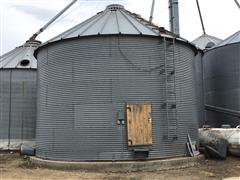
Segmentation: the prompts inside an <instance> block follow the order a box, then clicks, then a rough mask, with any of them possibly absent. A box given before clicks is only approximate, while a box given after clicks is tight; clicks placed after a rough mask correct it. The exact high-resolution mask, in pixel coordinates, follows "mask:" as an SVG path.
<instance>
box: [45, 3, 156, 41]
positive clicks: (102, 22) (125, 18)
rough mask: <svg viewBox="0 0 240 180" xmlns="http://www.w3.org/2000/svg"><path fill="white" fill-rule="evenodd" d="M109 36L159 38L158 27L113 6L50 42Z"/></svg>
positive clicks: (119, 6)
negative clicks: (125, 35) (132, 35)
mask: <svg viewBox="0 0 240 180" xmlns="http://www.w3.org/2000/svg"><path fill="white" fill-rule="evenodd" d="M100 34H101V35H104V34H105V35H109V34H135V35H136V34H137V35H140V34H144V35H151V36H159V31H158V28H157V26H155V25H153V24H151V23H150V22H148V21H146V20H144V19H143V18H141V17H140V16H139V15H136V14H133V13H131V12H129V11H126V10H125V9H124V7H123V6H121V5H117V4H113V5H109V6H107V8H106V9H105V10H104V11H102V12H99V13H97V14H96V15H95V16H93V17H91V18H90V19H88V20H86V21H84V22H82V23H80V24H78V25H76V26H75V27H73V28H71V29H69V30H67V31H66V32H63V33H62V34H60V35H58V36H56V37H54V38H53V39H51V40H49V41H48V42H54V41H58V40H61V39H68V38H73V37H78V36H91V35H100Z"/></svg>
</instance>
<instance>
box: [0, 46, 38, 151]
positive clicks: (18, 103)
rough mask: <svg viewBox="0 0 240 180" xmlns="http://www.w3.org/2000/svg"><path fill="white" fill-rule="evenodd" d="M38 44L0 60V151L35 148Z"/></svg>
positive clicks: (21, 48) (4, 56)
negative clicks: (25, 147) (36, 54)
mask: <svg viewBox="0 0 240 180" xmlns="http://www.w3.org/2000/svg"><path fill="white" fill-rule="evenodd" d="M39 44H40V42H38V41H35V42H26V43H25V44H24V45H22V46H20V47H17V48H15V49H14V50H12V51H10V52H8V53H6V54H4V55H3V56H1V57H0V149H11V150H12V149H19V147H20V144H21V143H26V144H29V145H32V144H34V141H35V129H36V126H35V122H36V94H37V93H36V85H37V82H36V80H37V71H36V68H37V60H36V59H35V57H34V56H33V52H34V50H35V49H36V48H37V47H38V45H39Z"/></svg>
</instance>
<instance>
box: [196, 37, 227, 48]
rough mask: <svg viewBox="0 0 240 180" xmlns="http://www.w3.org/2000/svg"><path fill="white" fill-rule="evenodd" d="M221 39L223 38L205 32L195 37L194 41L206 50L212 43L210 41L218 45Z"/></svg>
mask: <svg viewBox="0 0 240 180" xmlns="http://www.w3.org/2000/svg"><path fill="white" fill-rule="evenodd" d="M221 41H222V40H221V39H219V38H217V37H214V36H211V35H208V34H203V35H201V36H199V37H198V38H196V39H194V40H193V41H192V43H193V44H195V45H196V46H197V47H198V48H199V49H201V50H204V49H206V48H207V46H208V45H210V43H211V44H213V45H216V44H218V43H220V42H221Z"/></svg>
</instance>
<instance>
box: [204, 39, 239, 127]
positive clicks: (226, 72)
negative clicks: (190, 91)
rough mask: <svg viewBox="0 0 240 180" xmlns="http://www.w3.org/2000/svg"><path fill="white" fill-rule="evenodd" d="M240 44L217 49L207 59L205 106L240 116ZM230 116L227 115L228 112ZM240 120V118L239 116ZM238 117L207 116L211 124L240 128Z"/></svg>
mask: <svg viewBox="0 0 240 180" xmlns="http://www.w3.org/2000/svg"><path fill="white" fill-rule="evenodd" d="M239 57H240V43H235V44H229V45H226V46H222V47H219V48H214V49H212V50H210V51H208V52H206V54H205V55H204V59H203V61H204V83H205V85H204V86H205V102H206V104H207V105H211V106H215V109H216V110H217V109H219V108H225V109H226V110H232V111H236V112H237V113H239V114H240V103H239V102H240V100H239V97H240V94H239V89H240V84H239V82H240V61H239ZM226 112H227V111H226ZM238 117H239V116H238ZM238 117H234V116H230V115H229V114H225V113H220V112H207V122H206V123H207V124H211V125H212V126H214V127H220V126H221V125H222V124H230V125H231V126H233V127H235V126H237V125H239V124H240V120H239V118H238Z"/></svg>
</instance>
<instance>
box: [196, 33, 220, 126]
mask: <svg viewBox="0 0 240 180" xmlns="http://www.w3.org/2000/svg"><path fill="white" fill-rule="evenodd" d="M221 41H222V40H221V39H219V38H216V37H214V36H210V35H208V34H203V35H201V36H199V37H198V38H196V39H195V40H193V41H192V43H193V44H195V45H196V46H197V47H198V48H199V49H198V54H197V55H196V57H195V59H194V72H195V86H196V96H197V105H198V122H199V127H202V126H203V125H205V111H204V86H203V85H204V84H203V60H202V59H203V55H204V53H205V52H206V48H209V46H210V45H216V44H218V43H220V42H221Z"/></svg>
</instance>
